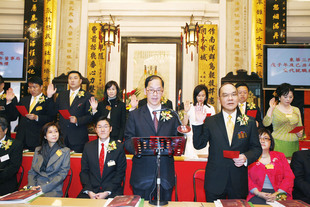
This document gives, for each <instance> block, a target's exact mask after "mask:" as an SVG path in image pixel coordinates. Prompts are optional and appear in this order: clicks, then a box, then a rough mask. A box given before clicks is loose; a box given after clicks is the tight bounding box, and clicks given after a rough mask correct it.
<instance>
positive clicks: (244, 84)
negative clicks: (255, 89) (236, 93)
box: [235, 82, 249, 90]
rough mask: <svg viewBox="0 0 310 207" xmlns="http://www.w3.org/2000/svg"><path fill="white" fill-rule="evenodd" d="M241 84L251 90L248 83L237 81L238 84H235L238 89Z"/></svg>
mask: <svg viewBox="0 0 310 207" xmlns="http://www.w3.org/2000/svg"><path fill="white" fill-rule="evenodd" d="M240 86H244V87H246V88H247V89H248V90H249V86H248V84H246V83H245V82H240V83H237V84H236V85H235V87H236V88H237V89H238V88H239V87H240Z"/></svg>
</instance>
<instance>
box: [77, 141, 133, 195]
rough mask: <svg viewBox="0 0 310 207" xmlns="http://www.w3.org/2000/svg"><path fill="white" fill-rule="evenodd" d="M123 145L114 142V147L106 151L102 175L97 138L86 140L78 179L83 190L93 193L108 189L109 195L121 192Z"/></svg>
mask: <svg viewBox="0 0 310 207" xmlns="http://www.w3.org/2000/svg"><path fill="white" fill-rule="evenodd" d="M126 166H127V161H126V156H125V151H124V146H123V144H121V143H118V142H116V149H115V150H111V151H110V152H107V153H106V158H105V162H104V168H103V173H102V177H101V175H100V167H99V153H98V139H96V140H93V141H91V142H88V143H87V144H86V145H85V147H84V151H83V154H82V160H81V173H80V179H81V183H82V186H83V190H82V191H85V190H88V191H93V192H94V193H98V192H104V191H110V192H111V195H110V196H109V197H114V196H116V195H122V194H123V190H124V188H123V185H122V184H123V181H124V178H125V172H126Z"/></svg>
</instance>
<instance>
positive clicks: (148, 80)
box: [144, 75, 164, 88]
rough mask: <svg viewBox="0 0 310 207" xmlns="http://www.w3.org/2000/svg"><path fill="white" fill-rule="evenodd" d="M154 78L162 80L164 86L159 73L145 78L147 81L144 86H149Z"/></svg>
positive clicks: (162, 82)
mask: <svg viewBox="0 0 310 207" xmlns="http://www.w3.org/2000/svg"><path fill="white" fill-rule="evenodd" d="M154 79H159V80H160V81H161V86H162V87H163V88H164V81H163V79H162V78H161V77H160V76H158V75H151V76H149V77H147V78H146V79H145V82H144V87H145V88H147V86H148V85H149V82H150V81H152V80H154Z"/></svg>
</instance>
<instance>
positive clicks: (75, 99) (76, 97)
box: [69, 89, 85, 106]
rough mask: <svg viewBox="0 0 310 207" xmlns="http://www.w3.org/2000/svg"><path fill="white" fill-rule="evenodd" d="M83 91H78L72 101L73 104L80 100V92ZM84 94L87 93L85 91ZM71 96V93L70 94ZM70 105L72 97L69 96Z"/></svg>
mask: <svg viewBox="0 0 310 207" xmlns="http://www.w3.org/2000/svg"><path fill="white" fill-rule="evenodd" d="M81 91H83V90H82V89H80V90H79V91H78V92H77V94H76V95H75V97H74V99H73V101H72V104H71V106H73V105H75V104H76V103H77V102H78V100H79V99H80V97H79V93H80V92H81ZM84 95H85V92H84ZM69 96H70V95H69ZM81 97H82V96H81ZM69 105H70V97H69Z"/></svg>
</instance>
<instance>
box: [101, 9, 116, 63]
mask: <svg viewBox="0 0 310 207" xmlns="http://www.w3.org/2000/svg"><path fill="white" fill-rule="evenodd" d="M110 17H111V20H112V23H110V22H109V23H105V24H101V31H102V35H103V38H102V39H103V42H104V44H105V45H106V46H107V48H108V49H109V51H108V61H110V53H111V46H115V39H116V36H117V37H118V43H119V40H120V30H119V25H117V26H115V23H114V20H113V18H112V16H111V15H110ZM118 52H119V50H118Z"/></svg>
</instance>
